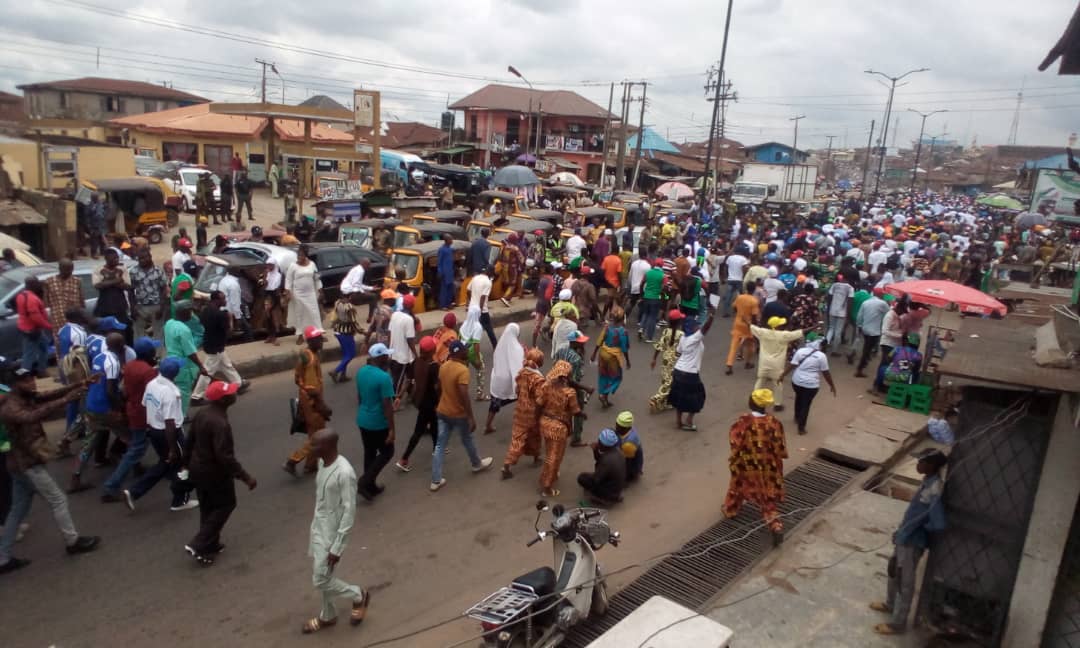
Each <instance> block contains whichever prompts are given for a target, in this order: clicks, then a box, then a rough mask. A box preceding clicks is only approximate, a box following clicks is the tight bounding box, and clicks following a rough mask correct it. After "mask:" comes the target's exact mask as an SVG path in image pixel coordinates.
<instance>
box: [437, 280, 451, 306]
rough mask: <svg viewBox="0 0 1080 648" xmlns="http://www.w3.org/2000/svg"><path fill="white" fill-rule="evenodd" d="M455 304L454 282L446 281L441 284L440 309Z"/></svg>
mask: <svg viewBox="0 0 1080 648" xmlns="http://www.w3.org/2000/svg"><path fill="white" fill-rule="evenodd" d="M453 303H454V282H453V281H444V282H442V283H441V284H439V308H446V307H447V306H451V305H453Z"/></svg>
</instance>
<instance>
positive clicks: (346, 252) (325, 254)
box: [307, 243, 388, 306]
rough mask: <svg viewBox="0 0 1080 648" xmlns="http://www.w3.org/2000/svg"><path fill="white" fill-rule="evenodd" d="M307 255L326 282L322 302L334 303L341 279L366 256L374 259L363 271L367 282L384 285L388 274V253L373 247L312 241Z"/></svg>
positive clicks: (324, 282) (323, 283)
mask: <svg viewBox="0 0 1080 648" xmlns="http://www.w3.org/2000/svg"><path fill="white" fill-rule="evenodd" d="M307 248H308V256H309V257H310V258H311V260H312V261H314V262H315V267H316V268H318V270H319V279H321V280H322V285H323V303H324V305H327V306H329V305H331V304H333V303H334V302H335V301H337V298H338V297H339V296H340V295H341V280H342V279H344V278H345V275H347V274H349V270H352V269H353V267H355V266H356V264H358V263H360V262H361V261H363V260H364V259H368V260H369V261H371V267H369V268H368V270H367V272H366V273H365V274H364V283H365V284H367V285H369V286H374V287H376V288H381V287H382V285H383V277H384V276H386V267H387V265H388V264H387V261H386V257H385V256H383V255H382V254H379V253H378V252H375V251H373V250H367V249H364V248H362V247H360V246H357V245H343V244H341V243H309V244H308V245H307Z"/></svg>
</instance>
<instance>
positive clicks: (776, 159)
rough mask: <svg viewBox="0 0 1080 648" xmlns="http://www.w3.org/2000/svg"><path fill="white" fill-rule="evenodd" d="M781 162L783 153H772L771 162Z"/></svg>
mask: <svg viewBox="0 0 1080 648" xmlns="http://www.w3.org/2000/svg"><path fill="white" fill-rule="evenodd" d="M783 161H784V152H783V151H777V152H776V153H773V162H783Z"/></svg>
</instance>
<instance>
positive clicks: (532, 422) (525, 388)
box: [502, 347, 544, 479]
mask: <svg viewBox="0 0 1080 648" xmlns="http://www.w3.org/2000/svg"><path fill="white" fill-rule="evenodd" d="M543 364H544V353H543V351H541V350H540V349H537V348H535V347H534V348H532V349H529V350H528V351H526V352H525V366H524V367H522V369H521V371H519V372H518V374H517V377H516V378H514V385H515V389H516V390H517V405H516V406H515V407H514V422H513V426H512V428H511V433H510V447H509V448H508V449H507V451H506V459H504V460H503V469H502V478H503V479H510V478H511V477H513V476H514V473H512V472H510V466H515V465H517V462H518V459H520V458H521V456H522V455H528V456H530V457H532V458H533V464H534V465H535V464H537V463H539V462H540V421H539V418H540V406H539V404H538V402H537V397H538V396H539V394H540V388H541V387H542V386H543V385H544V374H542V373H540V367H541V366H543Z"/></svg>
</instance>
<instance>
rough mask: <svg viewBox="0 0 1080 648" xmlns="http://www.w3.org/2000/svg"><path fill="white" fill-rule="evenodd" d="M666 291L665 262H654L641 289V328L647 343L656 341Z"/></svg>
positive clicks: (657, 260) (658, 260)
mask: <svg viewBox="0 0 1080 648" xmlns="http://www.w3.org/2000/svg"><path fill="white" fill-rule="evenodd" d="M663 291H664V262H663V261H662V260H660V259H656V260H655V261H653V266H652V268H651V269H650V270H649V271H648V272H646V273H645V281H644V285H643V286H642V289H641V310H642V313H643V315H642V316H641V328H642V329H643V330H644V332H645V341H646V342H648V343H649V344H652V342H653V340H655V339H656V323H657V322H658V321H659V320H660V306H661V304H660V298H661V297H662V296H663Z"/></svg>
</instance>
